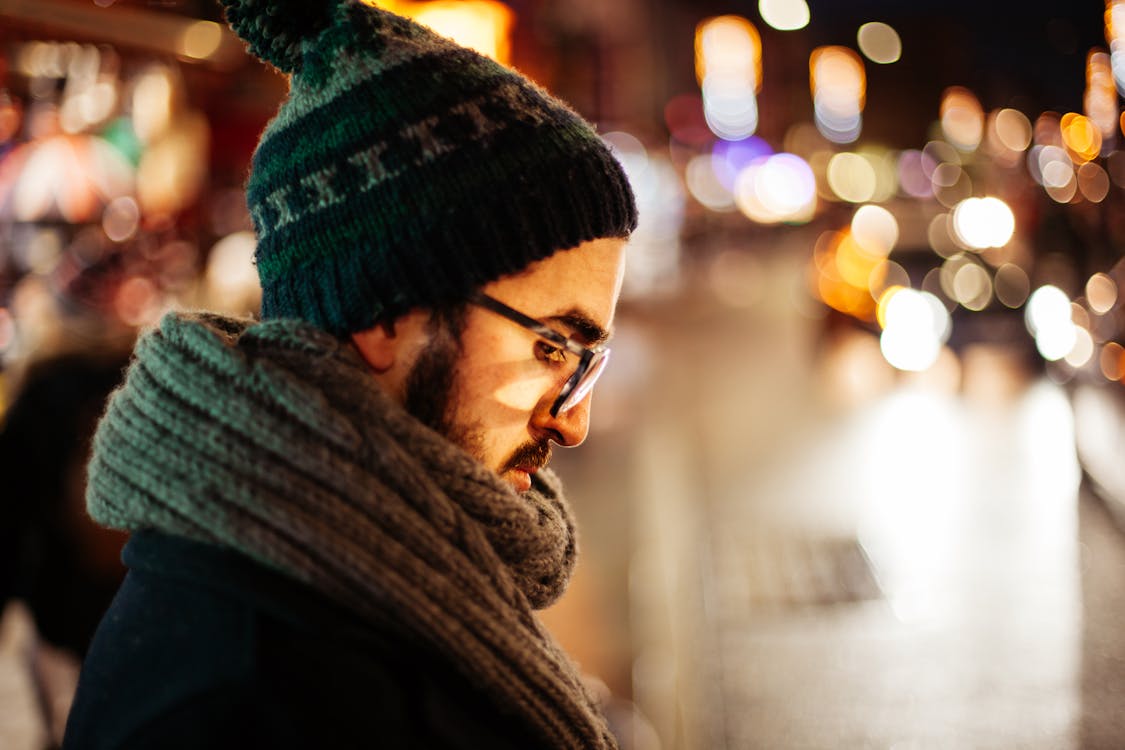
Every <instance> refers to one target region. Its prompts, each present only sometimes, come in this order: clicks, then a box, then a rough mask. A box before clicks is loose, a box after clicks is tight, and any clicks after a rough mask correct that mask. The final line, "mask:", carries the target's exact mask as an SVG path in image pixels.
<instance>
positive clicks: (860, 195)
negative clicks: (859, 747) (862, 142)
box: [825, 151, 877, 203]
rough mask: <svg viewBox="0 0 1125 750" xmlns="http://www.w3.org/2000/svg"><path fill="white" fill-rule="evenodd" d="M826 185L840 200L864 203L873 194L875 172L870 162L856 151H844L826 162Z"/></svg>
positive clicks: (875, 185) (875, 184)
mask: <svg viewBox="0 0 1125 750" xmlns="http://www.w3.org/2000/svg"><path fill="white" fill-rule="evenodd" d="M825 176H826V178H827V180H828V186H829V187H830V188H831V189H832V192H833V193H835V194H836V195H837V196H838V197H839V198H840V199H841V200H844V201H847V202H849V203H866V202H868V201H870V200H871V199H872V198H873V197H874V196H875V189H876V187H877V183H876V179H877V178H876V174H875V170H874V168H873V167H872V166H871V164H870V163H869V162H868V161H867V159H864V158H863V157H862V156H860V155H859V154H856V153H852V152H848V151H845V152H843V153H839V154H836V155H835V156H833V157H832V159H831V160H830V161H829V162H828V170H827V173H826V175H825Z"/></svg>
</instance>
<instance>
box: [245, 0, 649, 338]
mask: <svg viewBox="0 0 1125 750" xmlns="http://www.w3.org/2000/svg"><path fill="white" fill-rule="evenodd" d="M224 1H225V4H226V6H227V14H228V19H229V20H230V22H231V24H232V26H234V28H235V30H236V31H237V32H238V33H239V34H240V35H241V36H242V37H243V38H244V39H246V40H247V41H248V42H249V44H250V48H251V51H252V52H254V53H255V54H258V55H260V56H262V57H264V58H265V59H267V60H269V61H270V62H273V63H274V64H275V65H277V66H278V67H279V68H281V69H283V70H286V71H289V72H292V73H293V75H292V78H291V88H290V93H289V96H288V98H287V99H286V100H285V102H284V103H283V104H282V106H281V109H280V111H279V112H278V115H277V117H276V118H275V119H274V120H273V121H272V122H271V123H270V124H269V126H268V127H267V128H266V131H265V133H264V134H263V135H262V139H261V142H260V143H259V145H258V149H257V151H256V153H255V155H254V161H253V166H252V170H251V174H250V179H249V184H248V187H247V196H248V202H249V205H250V211H251V215H252V217H253V220H254V226H255V229H256V230H257V232H258V241H259V242H258V251H257V264H258V273H259V276H260V279H261V283H262V289H263V300H262V314H263V317H267V318H271V317H293V318H301V319H304V320H307V321H309V322H311V323H313V324H315V325H317V326H318V327H320V328H322V329H324V330H328V331H331V332H333V333H336V334H339V335H343V334H347V333H349V332H352V331H357V330H362V329H364V328H368V327H370V326H371V325H373V324H374V323H375V322H376V320H378V319H381V318H393V317H394V316H396V315H398V314H401V313H403V312H405V311H407V310H409V309H411V308H415V307H433V306H436V305H440V304H443V303H448V302H455V301H458V300H463V299H465V298H466V297H467V296H468V295H469V293H470V292H471V291H472V290H473V289H475V288H477V287H479V286H481V285H483V284H485V283H487V282H489V281H492V280H494V279H497V278H499V277H501V276H504V275H507V274H511V273H515V272H517V271H520V270H522V269H523V268H525V267H526V266H527V265H528V264H530V263H532V262H534V261H536V260H539V259H541V258H545V257H547V256H549V255H551V254H553V253H554V252H557V251H559V250H564V249H567V248H572V247H575V246H577V245H579V244H581V243H582V242H585V241H587V240H592V239H598V238H603V237H626V236H628V234H629V233H630V232H632V230H633V229H634V228H635V226H636V221H637V216H636V207H635V204H634V200H633V194H632V191H631V190H630V187H629V184H628V182H627V180H626V178H625V175H624V172H623V170H622V168H621V166H620V165H619V164H618V163H617V161H616V160H615V159H614V158H613V156H612V155H611V154H610V152H609V150H608V148H607V147H606V145H605V144H604V143H603V142H602V140H601V139H600V138H599V137H598V136H597V134H596V133H595V132H594V130H593V128H592V127H591V126H590V125H589V124H588V123H586V122H585V121H584V120H583V119H582V118H581V117H579V116H578V115H577V114H575V113H574V112H573V111H572V110H571V109H569V108H568V107H567V106H566V105H564V104H563V103H562V102H559V101H558V100H556V99H553V98H552V97H551V96H550V95H549V94H547V93H546V92H545V91H543V90H542V89H540V88H538V87H536V86H535V85H534V84H532V83H531V82H530V81H528V80H527V79H525V78H523V77H522V76H520V75H519V74H517V73H515V72H513V71H511V70H509V69H507V68H504V67H502V66H500V65H498V64H497V63H495V62H494V61H492V60H489V59H488V58H485V57H483V56H481V55H478V54H476V53H475V52H472V51H470V50H467V49H464V48H462V47H459V46H457V45H456V44H454V43H453V42H451V41H449V40H447V39H443V38H441V37H439V36H437V35H436V34H434V33H433V32H431V31H429V30H428V29H425V28H423V27H421V26H419V25H417V24H415V23H413V22H411V21H408V20H406V19H402V18H399V17H398V16H395V15H393V14H391V13H388V12H386V11H383V10H379V9H376V8H373V7H370V6H368V5H365V4H363V3H360V2H358V0H338V4H331V3H330V4H328V5H325V4H324V3H323V2H319V3H318V2H315V1H314V2H312V3H303V4H300V11H299V12H298V11H293V12H292V13H290V10H291V9H290V8H287V7H283V6H287V5H288V4H289V3H286V2H282V1H281V0H224ZM289 2H290V3H294V2H296V0H289ZM310 6H311V7H310ZM287 14H288V15H287ZM286 24H291V25H290V26H287V25H286Z"/></svg>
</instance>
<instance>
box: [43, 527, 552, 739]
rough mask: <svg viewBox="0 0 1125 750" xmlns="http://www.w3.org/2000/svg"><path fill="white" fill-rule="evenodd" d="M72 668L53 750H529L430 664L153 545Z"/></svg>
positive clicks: (330, 614) (400, 646)
mask: <svg viewBox="0 0 1125 750" xmlns="http://www.w3.org/2000/svg"><path fill="white" fill-rule="evenodd" d="M123 558H124V561H125V564H126V565H127V566H128V567H129V573H128V575H127V576H126V578H125V582H124V583H123V584H122V586H121V589H120V590H119V591H118V593H117V596H116V598H115V599H114V601H113V604H112V606H111V607H110V609H109V611H108V612H107V613H106V616H105V618H104V619H103V620H102V623H101V625H100V626H99V628H98V631H97V634H96V636H95V638H94V642H93V644H92V645H91V647H90V650H89V653H88V655H87V658H86V662H85V664H84V667H83V671H82V676H81V680H80V682H79V685H78V693H77V695H76V697H75V701H74V707H73V709H72V710H71V714H70V719H69V721H68V723H67V730H66V739H65V741H64V744H63V747H64V748H72V749H74V750H78V748H142V747H153V748H180V747H182V748H208V749H211V748H236V747H237V748H259V747H262V748H271V749H272V748H322V747H324V748H333V747H371V748H466V749H468V748H473V749H474V750H477V749H479V748H490V749H492V748H499V749H503V748H521V749H526V748H534V747H536V746H537V745H538V744H539V743H537V741H536V740H535V739H534V738H533V737H532V736H530V735H529V734H527V732H528V731H529V730H527V729H525V727H524V725H523V724H522V720H520V719H518V718H514V717H513V716H511V715H508V714H507V713H506V712H505V710H504V708H503V707H502V706H498V705H496V704H495V703H494V702H493V701H492V700H491V699H490V698H489V697H488V696H486V695H484V694H483V693H480V692H478V691H476V690H475V689H474V688H473V686H472V685H471V684H470V683H469V681H468V680H466V679H465V678H463V677H462V676H461V675H459V674H458V673H456V672H455V671H454V670H453V668H452V667H451V666H450V664H448V663H447V662H446V661H445V660H444V659H443V658H441V657H440V656H439V655H437V654H434V653H431V652H429V651H427V650H426V649H425V648H422V647H421V646H419V645H416V644H415V643H414V642H412V641H411V640H410V639H409V638H408V637H406V636H404V635H403V634H400V633H396V632H393V631H391V630H389V629H385V628H384V629H376V628H373V627H371V626H370V625H369V624H367V623H365V622H364V621H362V620H360V619H358V618H357V617H356V616H354V615H352V614H351V613H350V612H349V611H346V610H344V609H343V608H341V607H339V606H337V605H336V604H334V603H333V602H331V601H329V600H328V599H326V598H325V597H324V596H323V595H321V594H319V593H317V592H316V591H314V590H312V589H310V588H308V587H306V586H304V585H303V584H301V583H299V582H296V581H294V580H292V579H290V578H288V577H286V576H284V575H282V574H280V573H276V572H274V571H272V570H270V569H267V568H264V567H262V566H260V565H258V564H256V563H254V562H253V561H251V560H249V559H248V558H246V557H244V556H242V555H240V554H238V553H236V552H231V551H228V550H223V549H220V548H217V547H211V546H208V545H204V544H198V543H195V542H191V541H188V540H185V539H182V538H179V537H172V536H168V535H165V534H160V533H157V532H153V531H144V532H138V533H136V534H134V536H133V538H132V539H131V540H130V541H129V543H128V545H127V546H126V547H125V551H124V553H123Z"/></svg>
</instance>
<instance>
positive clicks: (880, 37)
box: [856, 21, 902, 65]
mask: <svg viewBox="0 0 1125 750" xmlns="http://www.w3.org/2000/svg"><path fill="white" fill-rule="evenodd" d="M856 43H857V44H858V45H859V51H860V52H862V53H863V56H864V57H866V58H867V59H868V60H870V61H871V62H873V63H879V64H881V65H887V64H889V63H893V62H897V61H898V59H899V58H900V57H902V40H901V39H899V36H898V32H897V31H895V30H894V29H893V28H892V27H890V26H888V25H887V24H885V23H882V22H880V21H871V22H870V23H865V24H863V25H862V26H860V27H859V31H858V32H856Z"/></svg>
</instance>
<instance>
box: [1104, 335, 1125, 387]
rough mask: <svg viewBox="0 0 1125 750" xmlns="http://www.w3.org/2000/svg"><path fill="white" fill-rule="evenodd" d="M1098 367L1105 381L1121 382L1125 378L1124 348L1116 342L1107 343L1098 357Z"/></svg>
mask: <svg viewBox="0 0 1125 750" xmlns="http://www.w3.org/2000/svg"><path fill="white" fill-rule="evenodd" d="M1098 365H1099V367H1100V369H1101V371H1102V375H1103V376H1105V378H1106V379H1107V380H1121V379H1122V378H1123V377H1125V348H1123V347H1122V346H1121V344H1119V343H1117V342H1116V341H1109V342H1107V343H1106V344H1105V345H1104V346H1103V347H1102V350H1101V352H1100V354H1099V355H1098Z"/></svg>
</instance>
